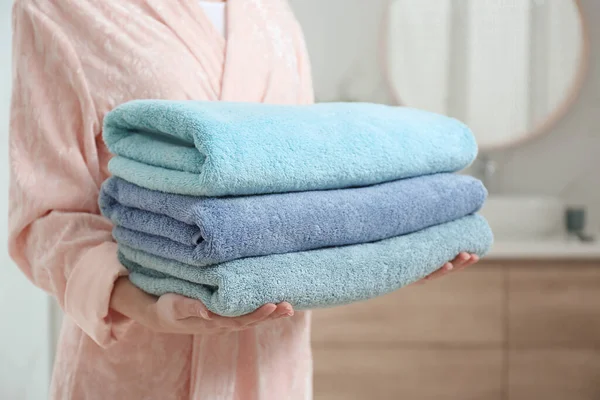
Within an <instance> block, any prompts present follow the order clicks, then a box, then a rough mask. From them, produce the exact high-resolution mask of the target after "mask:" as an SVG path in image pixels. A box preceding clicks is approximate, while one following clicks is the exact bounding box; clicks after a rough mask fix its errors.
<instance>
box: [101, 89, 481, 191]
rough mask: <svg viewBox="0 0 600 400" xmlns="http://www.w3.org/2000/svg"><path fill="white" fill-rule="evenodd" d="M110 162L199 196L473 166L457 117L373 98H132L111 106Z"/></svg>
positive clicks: (329, 185) (107, 125) (144, 181)
mask: <svg viewBox="0 0 600 400" xmlns="http://www.w3.org/2000/svg"><path fill="white" fill-rule="evenodd" d="M104 140H105V142H106V144H107V146H108V148H109V150H110V151H111V152H112V153H114V154H115V155H116V156H117V157H114V158H113V159H112V160H111V161H110V163H109V169H110V171H111V172H112V173H113V174H114V175H116V176H119V177H121V178H123V179H125V180H127V181H129V182H132V183H135V184H137V185H139V186H142V187H145V188H148V189H153V190H159V191H163V192H168V193H178V194H187V195H194V196H226V195H245V194H262V193H282V192H295V191H306V190H321V189H339V188H344V187H352V186H367V185H371V184H376V183H381V182H387V181H392V180H396V179H402V178H407V177H413V176H420V175H426V174H432V173H438V172H453V171H457V170H460V169H463V168H465V167H467V166H468V165H469V164H470V163H471V162H472V161H473V160H474V158H475V156H476V153H477V145H476V144H475V140H474V138H473V135H472V133H471V131H470V130H469V129H468V128H467V127H466V126H465V125H464V124H462V123H461V122H459V121H457V120H454V119H452V118H449V117H445V116H442V115H437V114H433V113H430V112H427V111H421V110H416V109H411V108H405V107H391V106H386V105H380V104H367V103H322V104H316V105H295V106H290V105H272V104H258V103H228V102H198V101H166V100H136V101H133V102H129V103H126V104H123V105H121V106H119V107H117V108H116V109H114V110H113V111H111V112H110V113H108V114H107V115H106V118H105V119H104Z"/></svg>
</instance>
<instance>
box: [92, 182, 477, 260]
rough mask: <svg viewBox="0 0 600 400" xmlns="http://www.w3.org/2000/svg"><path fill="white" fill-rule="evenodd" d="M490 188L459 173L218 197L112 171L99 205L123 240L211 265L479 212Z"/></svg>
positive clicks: (381, 235)
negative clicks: (140, 182) (165, 188)
mask: <svg viewBox="0 0 600 400" xmlns="http://www.w3.org/2000/svg"><path fill="white" fill-rule="evenodd" d="M486 193H487V192H486V190H485V188H484V187H483V185H482V183H481V182H480V181H478V180H477V179H474V178H472V177H469V176H464V175H457V174H436V175H428V176H423V177H418V178H410V179H403V180H398V181H393V182H389V183H383V184H379V185H374V186H367V187H362V188H352V189H338V190H322V191H312V192H295V193H284V194H269V195H259V196H239V197H218V198H206V197H191V196H182V195H174V194H167V193H162V192H158V191H153V190H148V189H144V188H141V187H139V186H136V185H134V184H132V183H129V182H126V181H124V180H122V179H119V178H114V177H113V178H110V179H109V180H107V181H106V182H105V183H104V185H103V186H102V191H101V194H100V208H101V210H102V213H103V214H104V215H105V216H107V217H109V218H110V219H111V220H112V221H113V223H114V224H115V225H116V227H115V229H114V231H113V235H114V237H115V239H116V240H117V241H118V242H119V243H123V244H125V245H127V246H129V247H133V248H135V249H138V250H144V251H146V252H148V253H151V254H154V255H157V256H161V257H165V258H168V259H173V260H177V261H181V262H183V263H186V264H192V265H198V266H206V265H211V264H218V263H221V262H224V261H230V260H234V259H237V258H244V257H251V256H261V255H269V254H279V253H291V252H297V251H303V250H311V249H317V248H321V247H330V246H342V245H349V244H358V243H366V242H374V241H377V240H381V239H387V238H390V237H393V236H399V235H403V234H406V233H410V232H415V231H418V230H421V229H423V228H426V227H429V226H433V225H437V224H441V223H444V222H449V221H452V220H455V219H458V218H461V217H464V216H466V215H469V214H472V213H474V212H476V211H477V210H479V208H480V207H481V206H482V205H483V202H484V200H485V197H486Z"/></svg>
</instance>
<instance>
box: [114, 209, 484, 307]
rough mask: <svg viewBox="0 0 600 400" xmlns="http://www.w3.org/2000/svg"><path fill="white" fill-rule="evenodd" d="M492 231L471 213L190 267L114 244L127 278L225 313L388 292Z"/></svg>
mask: <svg viewBox="0 0 600 400" xmlns="http://www.w3.org/2000/svg"><path fill="white" fill-rule="evenodd" d="M491 243H492V232H491V231H490V228H489V226H488V224H487V222H486V221H485V220H484V219H483V218H482V217H480V216H476V215H471V216H467V217H464V218H461V219H459V220H456V221H452V222H448V223H446V224H442V225H437V226H434V227H431V228H427V229H424V230H422V231H419V232H415V233H412V234H409V235H404V236H397V237H394V238H391V239H385V240H381V241H379V242H374V243H366V244H358V245H352V246H345V247H332V248H327V249H319V250H311V251H306V252H299V253H287V254H276V255H270V256H264V257H250V258H244V259H241V260H235V261H230V262H227V263H223V264H219V265H216V266H213V267H205V268H200V267H195V266H190V265H186V264H182V263H178V262H176V261H173V260H167V259H164V258H160V257H156V256H153V255H150V254H148V253H144V252H142V251H139V250H134V249H131V248H128V247H126V246H123V245H120V259H121V262H122V263H123V265H125V267H127V268H128V269H129V270H130V275H129V279H130V280H131V282H132V283H133V284H134V285H136V286H138V287H139V288H140V289H142V290H144V291H146V292H148V293H151V294H154V295H157V296H159V295H162V294H165V293H179V294H182V295H184V296H187V297H191V298H195V299H199V300H201V301H202V302H203V303H204V304H205V305H206V306H207V307H208V309H209V310H211V311H212V312H214V313H216V314H220V315H225V316H238V315H243V314H246V313H249V312H252V311H253V310H255V309H257V308H258V307H260V306H262V305H263V304H266V303H279V302H282V301H288V302H290V303H291V304H292V305H293V306H294V308H295V309H297V310H302V309H311V308H318V307H329V306H335V305H341V304H347V303H351V302H355V301H359V300H365V299H369V298H373V297H376V296H379V295H383V294H386V293H389V292H392V291H394V290H396V289H398V288H400V287H402V286H405V285H407V284H409V283H412V282H414V281H416V280H418V279H420V278H423V277H424V276H426V275H428V274H430V273H431V272H433V271H435V270H436V269H438V268H439V267H440V266H442V265H443V264H444V263H445V262H447V261H448V260H451V259H453V258H454V257H455V256H456V255H457V254H458V253H460V252H461V251H467V252H470V253H475V254H478V255H479V256H483V255H484V254H485V253H486V252H487V251H488V250H489V248H490V246H491Z"/></svg>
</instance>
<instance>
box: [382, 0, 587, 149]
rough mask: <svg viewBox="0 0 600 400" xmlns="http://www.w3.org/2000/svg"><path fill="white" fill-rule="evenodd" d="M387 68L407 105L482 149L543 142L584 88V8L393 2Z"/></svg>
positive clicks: (539, 1)
mask: <svg viewBox="0 0 600 400" xmlns="http://www.w3.org/2000/svg"><path fill="white" fill-rule="evenodd" d="M385 18H386V21H385V22H386V24H385V30H384V31H385V33H384V38H383V39H384V51H383V53H384V56H385V60H384V62H383V65H384V67H385V69H386V71H385V72H386V76H387V78H388V80H389V87H390V89H391V91H392V95H393V96H394V97H395V99H396V101H397V103H398V104H402V105H406V106H410V107H416V108H422V109H426V110H430V111H434V112H438V113H441V114H446V115H449V116H452V117H455V118H458V119H460V120H461V121H464V122H465V123H466V124H467V125H469V126H470V127H471V129H472V130H473V132H474V133H475V136H476V137H477V141H478V143H479V146H480V148H481V149H482V150H492V149H498V148H502V147H507V146H511V145H515V144H517V143H519V142H522V141H523V140H525V139H529V138H532V137H534V136H535V135H537V134H539V133H542V132H544V131H546V130H548V128H549V127H550V126H551V125H552V124H554V123H555V122H556V121H557V120H558V119H559V118H560V117H562V115H563V114H564V113H565V112H566V111H567V109H568V108H569V106H570V105H571V104H572V103H573V101H574V99H575V97H576V96H577V94H578V92H579V89H580V88H581V86H582V83H583V79H584V76H585V71H586V67H587V61H588V60H587V58H588V38H587V31H586V28H585V24H584V20H583V17H582V14H581V8H580V5H579V2H578V1H576V0H390V2H389V9H388V12H387V13H386V17H385Z"/></svg>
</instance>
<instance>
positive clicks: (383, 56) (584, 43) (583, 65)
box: [379, 0, 590, 152]
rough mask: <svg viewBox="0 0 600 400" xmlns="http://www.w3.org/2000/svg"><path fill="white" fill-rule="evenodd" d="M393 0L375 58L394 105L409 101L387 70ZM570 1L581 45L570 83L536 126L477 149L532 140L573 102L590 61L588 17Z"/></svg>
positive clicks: (387, 8) (385, 15)
mask: <svg viewBox="0 0 600 400" xmlns="http://www.w3.org/2000/svg"><path fill="white" fill-rule="evenodd" d="M394 1H395V0H387V2H386V5H385V8H384V11H383V13H382V19H383V21H382V23H381V25H380V26H381V32H380V40H379V45H380V47H379V62H380V67H381V69H382V71H383V80H384V82H385V86H386V88H387V92H388V94H389V96H390V97H391V99H392V104H393V105H396V106H407V107H410V105H408V104H405V103H404V102H403V101H402V97H401V96H400V94H399V93H398V89H397V88H395V87H394V85H393V78H392V74H391V72H390V65H389V57H388V56H389V52H388V48H389V33H390V20H391V18H390V17H389V16H390V15H391V12H390V11H391V7H392V3H393V2H394ZM570 1H572V2H573V3H574V5H575V8H576V9H577V14H578V15H579V21H580V22H581V47H580V51H579V54H580V55H581V59H580V62H579V67H578V69H577V72H576V74H575V75H574V77H573V80H572V83H571V86H570V88H569V90H568V91H567V92H566V95H565V96H564V98H563V100H562V101H561V102H560V103H559V105H558V106H557V107H556V108H555V109H554V110H552V111H551V112H550V113H549V114H548V116H547V117H546V118H545V119H543V120H542V121H540V122H539V123H538V124H536V126H535V127H534V128H533V129H531V130H529V131H528V132H526V133H524V134H523V135H521V138H520V139H517V140H513V141H510V140H509V141H507V142H505V143H504V144H500V145H495V146H490V147H486V148H481V147H480V150H481V151H486V152H490V151H497V150H506V149H509V148H512V147H516V146H520V145H522V144H525V143H527V142H529V141H532V140H534V139H536V138H538V137H540V136H541V135H543V134H544V133H548V131H550V129H552V128H553V127H555V126H556V125H557V123H558V122H559V121H560V120H561V119H563V118H564V117H565V115H566V114H567V112H568V111H569V110H570V109H571V107H573V105H574V104H575V103H576V101H577V99H578V98H579V95H580V93H581V90H582V88H583V84H584V83H585V81H586V79H587V76H588V72H589V64H590V36H589V26H588V20H587V19H586V17H585V15H584V13H583V6H582V5H581V0H570Z"/></svg>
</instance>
